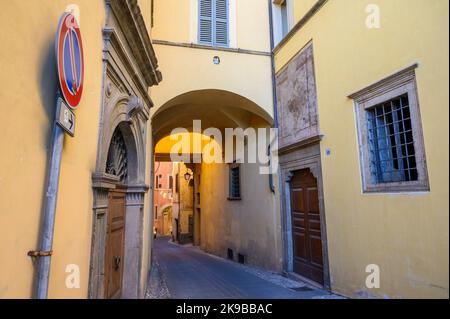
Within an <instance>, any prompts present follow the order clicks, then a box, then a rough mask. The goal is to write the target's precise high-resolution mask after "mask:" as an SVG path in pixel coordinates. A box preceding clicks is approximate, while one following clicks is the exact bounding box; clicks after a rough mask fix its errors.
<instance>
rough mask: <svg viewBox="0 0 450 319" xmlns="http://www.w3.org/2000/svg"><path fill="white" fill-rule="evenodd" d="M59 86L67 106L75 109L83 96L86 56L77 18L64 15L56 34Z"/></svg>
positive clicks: (68, 14)
mask: <svg viewBox="0 0 450 319" xmlns="http://www.w3.org/2000/svg"><path fill="white" fill-rule="evenodd" d="M56 60H57V68H58V78H59V86H60V89H61V93H62V96H63V98H64V100H65V101H66V103H67V105H68V106H69V107H70V108H72V109H75V108H76V107H77V106H78V104H79V103H80V100H81V95H82V94H83V78H84V56H83V43H82V41H81V32H80V27H79V25H78V22H77V20H76V19H75V17H74V16H73V15H72V14H70V13H64V14H63V15H62V17H61V19H60V21H59V25H58V29H57V32H56Z"/></svg>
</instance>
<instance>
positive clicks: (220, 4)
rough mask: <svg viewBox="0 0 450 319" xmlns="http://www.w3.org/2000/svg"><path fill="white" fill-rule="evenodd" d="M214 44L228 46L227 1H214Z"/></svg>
mask: <svg viewBox="0 0 450 319" xmlns="http://www.w3.org/2000/svg"><path fill="white" fill-rule="evenodd" d="M215 2H216V3H215V4H216V6H215V9H216V10H215V11H216V12H215V13H216V16H215V19H214V22H215V26H214V29H215V30H214V31H215V44H216V45H219V46H228V0H215Z"/></svg>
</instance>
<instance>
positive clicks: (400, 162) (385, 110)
mask: <svg viewBox="0 0 450 319" xmlns="http://www.w3.org/2000/svg"><path fill="white" fill-rule="evenodd" d="M416 68H417V64H415V65H413V66H411V67H408V68H406V69H404V70H402V71H400V72H398V73H396V74H393V75H391V76H389V77H387V78H385V79H383V80H381V81H379V82H377V83H375V84H372V85H370V86H369V87H367V88H365V89H363V90H361V91H358V92H356V93H354V94H352V95H350V98H352V99H354V101H355V108H356V120H357V127H358V142H359V154H360V163H361V172H362V184H363V191H364V192H414V191H428V190H429V182H428V172H427V165H426V159H425V149H424V142H423V135H422V125H421V118H420V109H419V103H418V96H417V87H416V77H415V69H416Z"/></svg>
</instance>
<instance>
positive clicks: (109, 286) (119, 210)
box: [105, 189, 126, 299]
mask: <svg viewBox="0 0 450 319" xmlns="http://www.w3.org/2000/svg"><path fill="white" fill-rule="evenodd" d="M125 193H126V192H125V189H117V190H115V191H112V192H110V193H109V206H108V226H107V233H106V259H105V268H106V269H105V281H106V282H105V287H106V298H108V299H116V298H120V297H121V294H122V276H123V264H124V260H123V259H124V258H123V257H124V239H125V236H124V235H125Z"/></svg>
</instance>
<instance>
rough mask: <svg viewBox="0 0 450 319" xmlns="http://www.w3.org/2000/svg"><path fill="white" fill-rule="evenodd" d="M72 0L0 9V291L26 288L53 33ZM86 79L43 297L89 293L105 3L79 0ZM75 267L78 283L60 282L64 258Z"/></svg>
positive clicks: (39, 206) (24, 294) (49, 115)
mask: <svg viewBox="0 0 450 319" xmlns="http://www.w3.org/2000/svg"><path fill="white" fill-rule="evenodd" d="M70 3H73V2H71V1H68V0H67V1H53V0H42V1H20V0H12V1H8V3H7V4H6V3H5V4H4V5H2V10H0V30H1V31H0V39H1V43H2V50H0V61H2V62H1V66H0V68H1V70H0V85H1V86H2V87H3V88H4V89H2V90H1V93H0V104H1V105H2V111H3V114H2V118H4V119H6V121H3V124H2V134H1V136H0V146H1V148H2V154H3V156H1V157H0V167H1V169H0V225H2V232H1V235H0V238H1V239H2V242H3V243H4V244H3V245H1V248H0V255H1V256H2V258H1V270H2V271H1V272H0V298H7V297H18V298H28V297H30V296H31V290H32V279H33V267H32V262H31V259H30V258H29V257H27V252H28V251H29V250H33V249H36V248H37V244H38V231H39V225H40V219H41V215H42V210H43V200H44V195H45V190H44V184H45V178H46V171H47V159H48V153H47V151H48V149H49V147H50V140H49V139H50V133H51V123H52V120H53V116H54V109H55V92H56V70H55V54H54V50H55V49H54V38H55V31H56V27H57V24H58V21H59V18H60V16H61V14H62V13H63V11H64V10H65V8H66V6H67V5H68V4H70ZM77 4H78V6H79V7H80V11H81V30H82V36H83V45H84V50H85V72H86V73H85V86H84V89H85V91H84V94H83V98H82V101H81V103H80V105H79V108H78V109H77V110H76V112H75V113H76V116H77V123H76V125H77V126H76V137H75V138H69V137H67V136H66V138H65V142H64V151H63V158H62V165H61V177H60V187H59V194H58V204H57V216H56V222H55V235H54V256H53V257H52V265H51V274H50V286H49V297H51V298H54V297H58V298H64V297H71V298H72V297H73V298H84V297H86V296H87V286H88V278H89V257H90V256H89V255H90V242H91V238H90V237H91V219H92V188H91V186H92V185H91V173H92V172H93V171H94V166H95V159H96V154H97V153H96V149H97V137H98V122H99V118H98V116H99V106H100V92H101V74H102V60H101V50H102V33H101V30H102V27H103V25H104V3H103V2H102V1H91V0H79V1H77ZM68 264H77V265H78V266H79V267H80V275H81V277H80V279H81V288H80V289H67V288H66V287H65V279H66V275H67V274H66V273H65V270H66V265H68Z"/></svg>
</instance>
